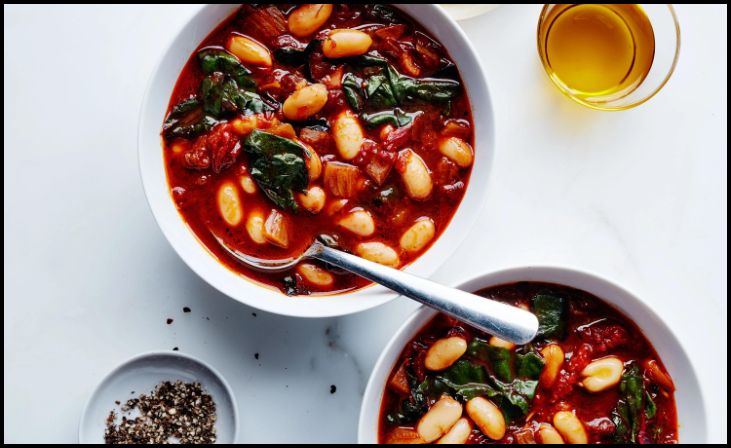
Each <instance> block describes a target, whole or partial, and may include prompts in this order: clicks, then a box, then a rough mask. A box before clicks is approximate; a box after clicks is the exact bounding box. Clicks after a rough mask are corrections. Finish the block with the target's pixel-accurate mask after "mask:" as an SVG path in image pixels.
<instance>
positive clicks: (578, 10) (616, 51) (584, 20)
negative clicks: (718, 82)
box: [538, 4, 655, 108]
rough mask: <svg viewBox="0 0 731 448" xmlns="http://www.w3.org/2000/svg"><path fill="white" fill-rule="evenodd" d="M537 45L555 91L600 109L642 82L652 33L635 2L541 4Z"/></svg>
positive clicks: (649, 62)
mask: <svg viewBox="0 0 731 448" xmlns="http://www.w3.org/2000/svg"><path fill="white" fill-rule="evenodd" d="M538 46H539V53H540V54H541V59H542V61H543V64H544V66H545V69H546V71H547V72H548V74H549V76H550V77H551V78H552V79H553V81H554V82H555V83H556V84H557V85H558V86H559V88H561V90H563V91H564V92H565V93H566V94H568V95H569V96H570V97H573V98H574V99H576V100H577V101H579V102H580V103H583V104H587V103H590V104H587V105H590V106H592V107H595V106H596V107H598V108H601V106H600V104H601V103H605V102H611V101H615V100H617V99H618V98H622V97H624V96H626V95H628V94H630V93H631V92H632V91H634V90H635V89H636V88H637V87H638V86H639V85H640V84H641V83H642V81H643V80H644V79H645V77H646V76H647V74H648V73H649V72H650V68H651V67H652V63H653V58H654V55H655V36H654V33H653V28H652V25H651V23H650V19H649V18H648V17H647V15H646V14H645V12H644V10H643V9H642V7H641V6H640V5H635V4H625V5H588V4H582V5H547V6H546V7H545V8H544V11H543V14H542V16H541V21H540V22H539V29H538Z"/></svg>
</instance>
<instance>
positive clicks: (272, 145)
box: [244, 130, 309, 210]
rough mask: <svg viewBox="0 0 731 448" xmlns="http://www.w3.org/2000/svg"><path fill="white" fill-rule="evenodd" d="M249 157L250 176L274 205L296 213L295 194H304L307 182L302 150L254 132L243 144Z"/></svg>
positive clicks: (287, 140) (272, 136)
mask: <svg viewBox="0 0 731 448" xmlns="http://www.w3.org/2000/svg"><path fill="white" fill-rule="evenodd" d="M244 150H245V151H246V152H247V153H248V154H250V155H251V159H252V163H251V168H250V173H251V177H253V178H254V180H255V181H256V183H257V185H259V188H261V189H262V191H263V192H264V194H266V196H267V197H268V198H269V199H270V200H271V201H272V202H274V203H275V204H276V205H277V206H279V207H281V208H283V209H291V210H297V202H295V200H294V191H304V190H305V189H306V188H307V184H308V182H309V175H308V174H307V166H306V165H305V159H304V151H305V148H304V147H303V146H301V145H299V144H298V143H296V142H294V141H293V140H290V139H287V138H284V137H280V136H278V135H274V134H270V133H268V132H264V131H259V130H254V131H252V133H251V134H249V136H248V137H247V138H246V140H245V141H244Z"/></svg>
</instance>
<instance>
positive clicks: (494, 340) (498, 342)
mask: <svg viewBox="0 0 731 448" xmlns="http://www.w3.org/2000/svg"><path fill="white" fill-rule="evenodd" d="M489 344H490V345H491V346H493V347H499V348H504V349H507V350H512V349H514V348H515V344H513V343H512V342H510V341H506V340H504V339H500V338H499V337H497V336H492V337H491V338H490V342H489Z"/></svg>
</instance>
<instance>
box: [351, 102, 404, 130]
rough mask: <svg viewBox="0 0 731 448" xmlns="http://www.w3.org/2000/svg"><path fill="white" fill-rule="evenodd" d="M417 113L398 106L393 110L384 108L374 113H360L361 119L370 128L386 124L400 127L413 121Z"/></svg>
mask: <svg viewBox="0 0 731 448" xmlns="http://www.w3.org/2000/svg"><path fill="white" fill-rule="evenodd" d="M415 115H416V113H407V112H404V111H402V110H401V109H399V108H398V107H397V108H396V109H393V110H384V111H382V112H376V113H373V114H366V113H363V114H361V115H360V119H361V121H363V123H365V125H366V126H367V127H369V128H375V127H378V126H381V125H384V124H390V125H392V126H394V127H397V128H400V127H402V126H406V125H407V124H409V123H411V122H412V121H413V120H414V118H413V117H414V116H415Z"/></svg>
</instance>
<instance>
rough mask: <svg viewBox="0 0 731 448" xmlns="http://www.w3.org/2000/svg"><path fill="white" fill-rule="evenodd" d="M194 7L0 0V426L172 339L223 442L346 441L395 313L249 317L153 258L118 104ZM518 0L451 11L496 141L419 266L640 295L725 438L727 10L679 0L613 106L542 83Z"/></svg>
mask: <svg viewBox="0 0 731 448" xmlns="http://www.w3.org/2000/svg"><path fill="white" fill-rule="evenodd" d="M195 9H196V7H194V6H166V7H119V6H115V7H99V6H76V7H30V6H24V7H18V6H6V7H4V13H5V14H4V25H5V27H4V37H5V39H4V49H5V51H4V75H5V76H4V91H5V100H4V125H5V132H4V148H5V149H4V162H5V164H4V187H5V188H4V243H5V247H4V251H3V255H4V298H5V300H4V438H5V441H8V442H74V441H75V440H76V434H77V425H78V419H79V415H80V412H81V409H82V406H83V404H84V401H85V400H86V398H87V397H88V396H89V394H90V392H91V391H92V389H93V387H94V386H95V384H96V383H97V382H98V381H99V380H100V379H101V378H102V376H103V375H104V374H106V373H107V372H108V371H109V370H110V369H111V368H112V367H114V366H115V365H116V364H118V363H120V362H121V361H123V360H124V359H126V358H128V357H130V356H132V355H134V354H137V353H140V352H143V351H148V350H152V349H170V348H172V347H174V346H179V347H180V349H181V350H182V351H185V352H188V353H191V354H194V355H197V356H199V357H201V358H203V359H204V360H206V361H208V362H210V363H211V364H213V365H214V366H215V367H217V368H218V369H219V370H220V371H221V372H222V373H223V375H224V376H225V377H226V378H227V379H228V380H229V381H230V382H231V384H232V386H233V388H234V390H235V393H236V395H237V398H238V400H239V403H240V407H241V425H242V431H241V436H240V441H242V442H264V441H266V442H314V441H319V442H349V441H354V440H355V437H356V425H357V417H358V410H359V405H360V396H361V394H362V392H363V389H364V387H365V383H366V380H367V377H368V374H369V371H370V369H371V367H372V366H373V364H374V363H375V360H376V357H377V356H378V354H379V351H380V350H381V348H382V347H383V346H384V345H385V343H386V341H387V340H388V338H389V337H390V335H391V334H392V333H393V332H394V331H395V329H396V328H397V327H398V326H399V324H400V322H402V321H403V319H404V318H405V317H406V316H407V315H408V314H409V313H410V312H411V311H412V310H413V309H414V308H415V306H414V305H413V304H411V303H409V302H407V301H406V300H399V301H396V302H394V303H391V304H388V305H386V306H383V307H381V308H379V309H375V310H372V311H369V312H366V313H362V314H360V315H356V316H349V317H344V318H337V319H324V320H299V319H293V318H286V317H280V316H276V315H270V314H266V313H261V312H258V313H257V316H256V317H254V315H253V314H252V313H254V312H256V310H254V309H251V308H249V307H246V306H243V305H240V304H238V303H236V302H234V301H233V300H231V299H228V298H227V297H224V296H222V295H221V294H219V293H218V292H217V291H215V290H213V289H212V288H211V287H209V286H208V285H207V284H205V283H204V282H203V281H201V280H200V279H199V278H198V277H197V276H196V275H195V274H193V272H191V271H190V270H189V269H188V268H187V267H186V266H185V264H183V262H182V261H181V260H180V259H179V258H178V257H177V256H176V255H175V254H174V253H173V251H172V249H171V248H170V246H169V245H168V243H167V242H166V241H165V240H164V238H163V236H162V234H161V233H160V231H159V230H158V228H157V226H156V225H155V222H154V220H153V218H152V215H151V213H150V211H149V209H148V207H147V204H146V203H145V199H144V195H143V192H142V187H141V185H140V180H139V176H138V172H137V156H136V132H137V114H138V110H139V107H140V102H141V98H142V94H143V91H144V88H145V85H146V81H147V79H148V76H149V75H150V72H151V70H152V68H153V65H154V64H155V63H156V61H157V58H158V57H159V56H160V54H161V52H162V50H163V48H164V47H165V45H166V44H167V42H168V41H169V40H170V39H171V37H172V35H173V33H175V32H176V31H177V29H178V28H179V27H180V25H181V24H182V23H183V22H184V21H185V20H186V19H187V17H189V15H190V14H191V13H192V12H193V11H194V10H195ZM538 9H539V8H538V7H537V6H502V7H500V8H498V9H496V10H494V11H492V12H490V13H489V14H487V15H485V16H482V17H478V18H474V19H470V20H468V21H465V22H463V26H464V29H465V30H466V32H467V34H468V36H469V37H470V38H471V39H473V41H474V42H475V44H476V47H477V49H478V51H479V53H480V55H481V57H482V58H483V61H484V66H485V69H486V71H487V76H488V78H489V82H490V88H491V90H492V94H493V98H494V107H495V111H496V116H497V126H496V127H497V145H498V148H497V157H496V160H495V170H494V172H493V178H492V181H491V182H492V183H491V191H490V196H489V200H488V203H487V207H486V208H485V209H484V210H483V211H482V215H481V219H480V220H479V222H478V224H477V226H476V227H475V229H474V231H473V232H472V235H471V236H470V237H469V239H468V241H469V242H468V243H465V244H463V245H462V247H461V248H459V249H458V251H457V252H456V254H455V255H454V256H453V257H452V258H451V259H450V260H447V262H446V264H445V266H444V268H443V269H441V270H440V272H439V273H438V275H437V277H436V278H437V279H438V280H441V281H444V282H453V281H456V280H458V279H460V278H465V277H469V276H473V275H476V274H478V273H481V272H484V271H486V270H491V269H496V268H500V267H506V266H514V265H524V264H531V263H533V264H558V265H568V266H575V267H582V268H584V269H588V270H592V271H596V272H598V273H600V274H603V275H605V276H608V277H609V278H612V279H615V280H617V281H619V282H620V283H621V284H622V285H625V286H627V287H629V288H631V289H632V290H635V291H638V292H639V293H640V294H641V295H642V297H643V298H644V299H645V300H647V301H648V302H649V303H651V304H652V305H653V306H654V307H656V308H657V309H658V310H659V311H660V313H661V315H662V317H663V318H664V319H665V320H666V321H667V322H668V323H669V324H670V326H671V327H672V328H674V329H676V331H677V334H678V335H679V337H680V339H681V340H682V341H683V343H684V344H685V345H686V347H688V348H689V349H690V354H691V357H692V360H693V362H694V363H695V365H696V368H697V371H698V373H699V375H700V378H701V381H702V386H703V388H704V393H705V396H706V398H707V399H708V408H709V415H710V418H711V421H710V422H709V427H710V429H711V438H712V440H714V441H716V442H725V441H726V438H727V432H726V423H725V421H726V412H727V411H726V404H727V402H726V400H727V399H726V397H727V392H726V386H727V379H726V378H727V375H726V373H727V369H726V366H727V347H726V342H725V341H726V337H727V327H726V325H727V320H726V312H727V305H726V298H727V275H726V267H727V251H726V242H727V134H726V132H727V128H726V119H727V100H726V94H727V56H726V47H727V44H726V41H727V22H726V14H727V8H726V7H725V6H713V7H710V6H701V7H688V6H679V7H678V8H677V9H678V14H679V17H680V21H681V28H682V34H683V43H682V53H681V57H680V63H679V65H678V68H677V72H676V73H675V75H674V76H673V78H672V79H671V80H670V83H669V84H668V85H667V86H666V87H665V89H664V90H663V91H662V92H661V93H660V94H659V95H658V96H657V97H656V98H654V99H653V100H651V101H650V102H649V103H647V104H645V105H643V106H641V107H639V108H637V109H634V110H630V111H627V112H620V113H602V112H596V111H592V110H588V109H584V108H582V107H581V106H578V105H576V104H574V103H572V102H570V101H569V100H567V99H565V98H564V97H563V96H561V94H559V93H558V92H557V91H556V90H555V89H554V88H553V87H551V86H550V85H549V83H548V80H547V78H546V76H545V75H544V73H543V72H542V69H541V67H540V65H539V62H538V56H537V54H536V50H535V25H536V20H537V15H538ZM183 306H190V307H191V308H192V313H190V314H183V312H182V307H183ZM167 317H172V318H174V323H173V324H172V325H166V324H165V319H166V318H167ZM255 353H259V354H260V356H259V359H258V360H257V359H255V357H254V354H255ZM332 384H334V385H336V386H337V392H336V393H335V394H330V385H332Z"/></svg>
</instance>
